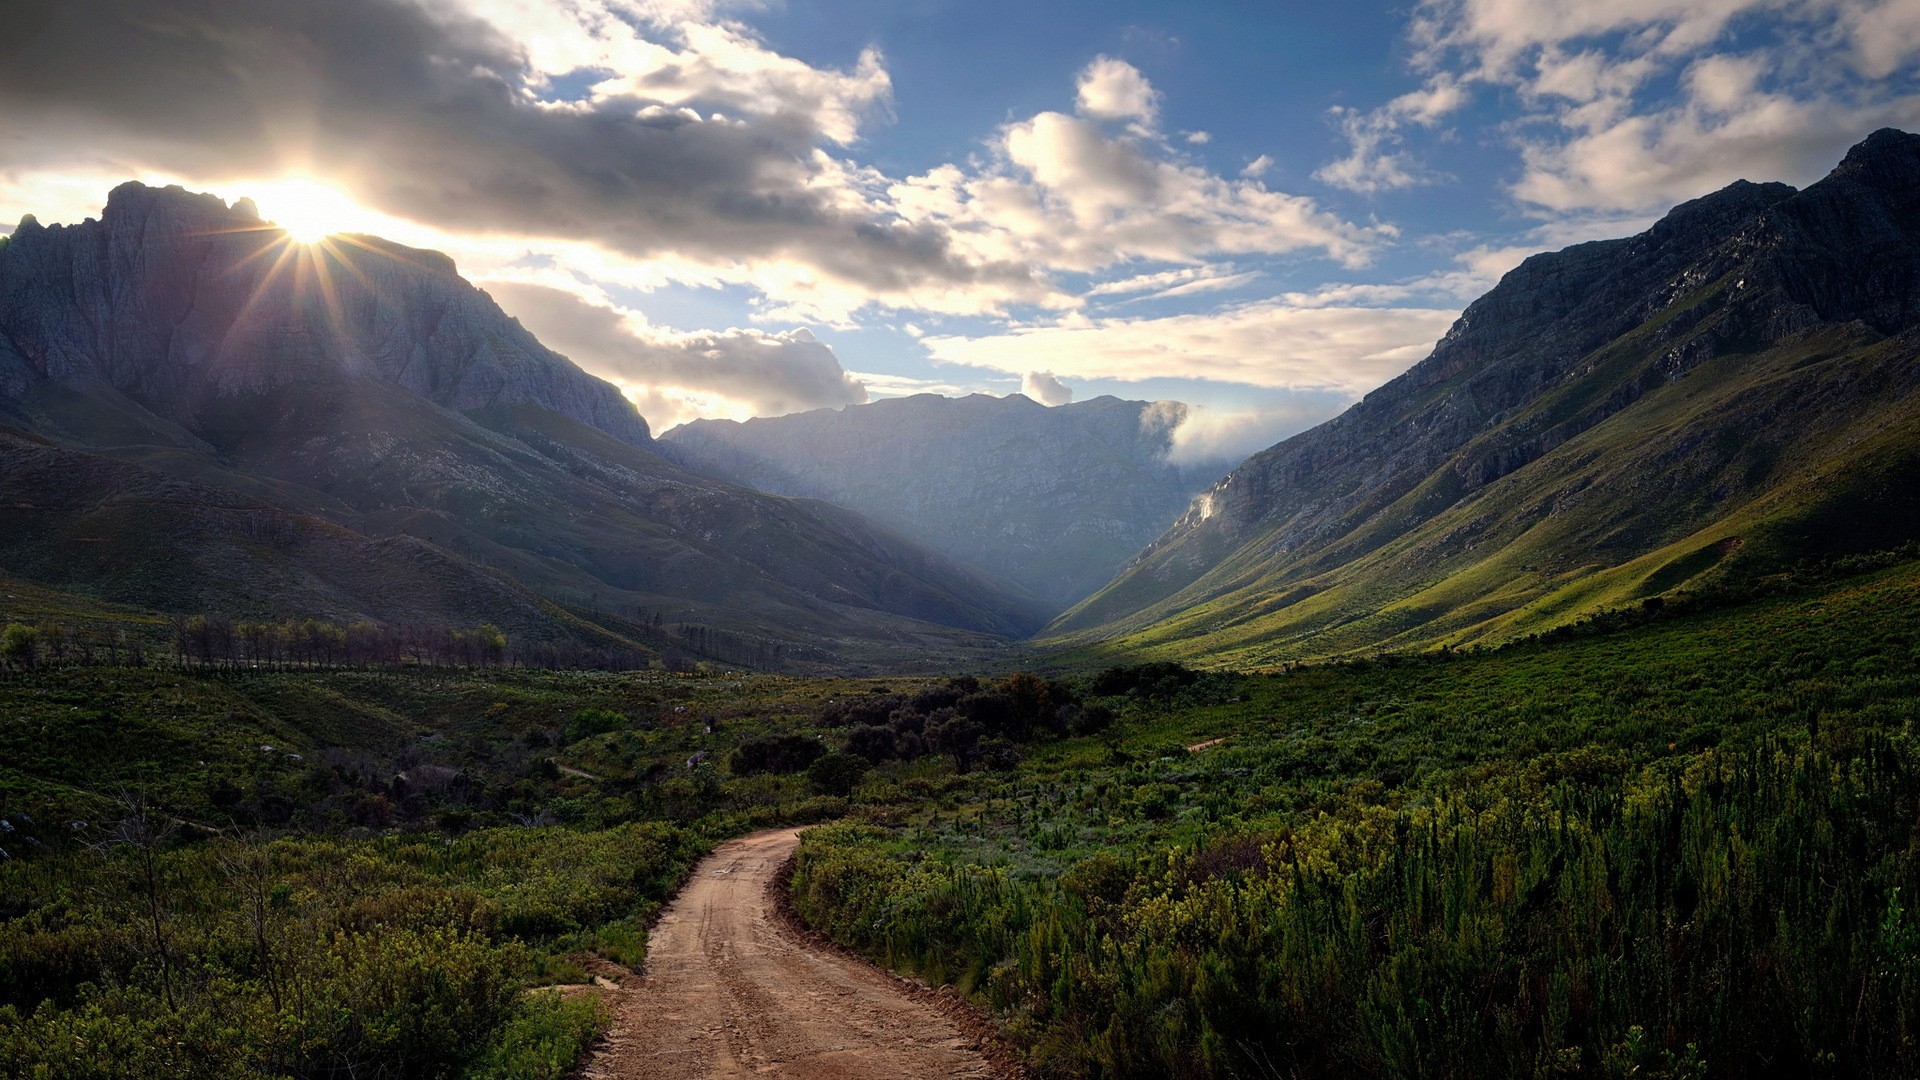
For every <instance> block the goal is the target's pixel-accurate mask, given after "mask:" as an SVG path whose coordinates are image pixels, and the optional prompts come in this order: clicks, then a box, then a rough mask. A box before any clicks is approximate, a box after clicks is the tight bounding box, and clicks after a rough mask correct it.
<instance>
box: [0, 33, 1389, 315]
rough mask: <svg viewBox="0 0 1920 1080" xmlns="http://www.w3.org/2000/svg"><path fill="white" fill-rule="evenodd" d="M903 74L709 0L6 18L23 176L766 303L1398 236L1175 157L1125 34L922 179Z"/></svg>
mask: <svg viewBox="0 0 1920 1080" xmlns="http://www.w3.org/2000/svg"><path fill="white" fill-rule="evenodd" d="M892 93H893V91H892V79H891V76H890V74H889V72H888V70H887V67H886V60H885V57H884V56H883V55H882V54H881V53H879V52H878V51H876V50H873V49H869V50H866V51H864V52H863V53H861V54H860V56H859V57H858V58H857V59H856V60H855V61H854V62H853V63H851V64H850V65H848V66H846V67H843V68H835V67H828V66H820V65H814V64H808V63H805V62H802V61H800V60H797V59H795V58H793V57H789V56H785V55H782V54H780V53H779V52H777V51H776V50H774V49H772V48H770V47H769V46H768V45H767V43H766V42H764V41H763V40H762V39H760V38H759V37H758V36H756V35H755V34H754V33H753V32H752V31H751V30H750V29H748V28H747V27H745V26H744V25H742V24H740V23H738V22H736V21H732V20H731V19H729V18H728V17H726V15H725V14H724V9H723V6H722V5H721V4H719V3H710V2H704V0H686V2H670V0H668V2H660V0H656V2H643V0H552V2H548V3H538V4H533V3H524V2H520V0H448V2H446V3H441V4H431V5H429V4H421V3H418V2H416V0H335V2H332V3H328V4H324V5H321V4H292V5H289V4H285V3H282V2H280V0H175V2H172V3H168V4H165V5H159V6H156V5H153V4H151V3H149V2H147V0H15V2H14V3H13V4H11V5H10V6H9V8H8V32H7V33H5V34H0V100H3V101H5V102H6V107H5V108H4V109H0V145H5V146H6V147H7V159H8V160H7V167H8V168H9V169H11V170H12V171H13V172H15V173H16V174H24V173H41V174H61V173H72V172H74V171H75V170H94V171H99V170H102V169H107V170H112V171H118V172H119V174H120V175H121V176H126V175H136V176H143V177H154V178H164V179H166V180H169V181H178V182H183V183H186V184H189V185H192V186H198V187H201V188H203V189H206V188H212V189H216V190H231V189H232V187H233V185H234V184H235V183H236V182H237V181H239V180H242V179H245V178H249V177H251V178H254V179H258V180H273V179H276V178H281V177H285V176H288V175H290V174H293V173H307V174H312V175H313V176H314V177H315V178H316V179H318V180H321V181H324V182H327V183H330V184H333V185H336V186H339V187H341V188H342V189H344V190H346V191H347V192H348V193H349V194H350V195H351V196H353V197H354V198H355V199H356V200H357V201H358V202H360V203H361V204H363V205H365V206H367V207H369V208H370V209H372V210H375V211H378V212H380V213H382V214H385V215H389V216H391V217H394V218H399V219H405V220H407V221H409V222H414V223H418V224H419V225H421V226H423V227H430V228H431V229H432V230H435V231H438V232H439V233H441V234H443V235H445V236H448V237H452V238H454V239H453V240H452V241H451V242H450V244H451V246H454V247H457V248H460V249H461V251H460V252H459V254H460V256H461V258H462V259H463V262H468V263H469V264H470V263H471V261H472V256H471V254H470V252H471V251H472V250H493V249H498V248H504V247H513V246H515V245H525V246H527V247H533V248H535V249H537V250H540V251H543V252H547V253H559V252H561V251H563V250H565V251H568V252H569V253H570V254H569V256H568V258H569V261H570V263H571V262H572V260H573V259H574V258H575V257H576V256H579V255H580V254H581V253H582V252H589V251H591V252H597V253H598V254H597V255H595V254H589V255H587V257H588V258H589V259H590V260H591V261H592V262H594V263H595V264H596V265H594V266H592V267H591V268H590V270H589V272H590V273H591V274H592V276H593V277H595V278H596V279H598V280H603V281H616V280H617V281H619V282H621V283H622V284H627V285H632V286H634V287H646V286H647V285H649V284H652V285H657V284H659V283H661V281H662V280H672V281H678V282H682V283H689V284H698V285H724V284H744V285H747V286H749V287H750V288H752V289H754V290H756V291H757V292H758V293H759V294H760V297H761V300H762V305H761V310H760V315H761V316H763V317H766V318H772V319H807V320H817V321H821V322H825V323H829V324H834V325H845V324H846V323H847V322H848V321H849V320H850V319H851V318H852V316H853V314H854V313H855V312H858V311H860V310H862V309H864V308H867V307H876V308H880V309H890V310H900V311H926V312H937V313H942V314H951V315H989V316H999V317H1004V316H1008V315H1010V314H1012V313H1013V312H1016V311H1020V312H1024V313H1031V312H1033V311H1064V310H1069V309H1071V308H1073V307H1075V306H1077V305H1078V304H1079V303H1080V301H1079V299H1078V298H1076V297H1074V296H1073V295H1072V294H1071V293H1069V292H1068V291H1066V290H1065V289H1063V288H1061V287H1060V286H1059V285H1058V284H1056V283H1055V281H1054V277H1055V276H1056V275H1058V274H1061V273H1069V272H1071V273H1084V272H1090V271H1094V270H1098V269H1100V268H1103V267H1107V266H1112V265H1117V264H1122V263H1126V262H1129V261H1135V260H1157V261H1162V262H1174V263H1192V262H1199V261H1203V260H1205V259H1207V258H1209V257H1212V256H1215V255H1222V254H1226V255H1232V254H1286V253H1303V254H1324V255H1325V256H1326V257H1328V258H1331V259H1334V260H1337V261H1339V262H1341V263H1344V264H1346V265H1350V266H1357V265H1361V264H1363V263H1365V262H1366V261H1367V260H1368V259H1369V258H1370V257H1371V255H1372V253H1373V252H1374V251H1375V250H1376V249H1377V248H1378V247H1379V246H1381V245H1382V244H1384V243H1386V242H1388V241H1390V240H1391V239H1392V237H1393V235H1394V230H1393V229H1392V228H1391V227H1388V226H1383V225H1378V224H1356V223H1354V222H1350V221H1346V220H1343V219H1342V218H1340V217H1339V216H1337V215H1335V214H1333V213H1330V212H1328V211H1327V210H1326V209H1324V208H1323V207H1321V206H1320V205H1318V204H1317V203H1315V202H1314V201H1313V200H1311V199H1308V198H1305V197H1302V196H1298V195H1293V194H1289V193H1285V192H1280V191H1274V190H1271V189H1269V188H1267V187H1266V186H1264V185H1263V184H1260V183H1258V182H1257V181H1255V180H1253V179H1250V178H1241V179H1230V178H1225V177H1221V176H1219V175H1217V174H1215V173H1212V172H1210V171H1208V170H1206V169H1205V168H1202V167H1200V166H1199V165H1197V164H1195V163H1194V162H1193V161H1191V160H1190V159H1188V158H1186V157H1183V156H1181V155H1180V154H1179V153H1178V152H1177V151H1175V150H1174V149H1173V148H1172V147H1171V146H1170V145H1169V144H1168V143H1167V141H1166V139H1165V138H1164V137H1162V136H1161V135H1160V134H1158V133H1157V132H1156V131H1155V130H1154V127H1153V125H1154V124H1155V122H1156V121H1157V117H1158V110H1159V93H1158V91H1156V90H1155V89H1154V88H1153V86H1152V85H1151V84H1150V83H1149V82H1148V81H1147V80H1146V78H1145V77H1144V76H1142V75H1141V74H1140V72H1139V71H1138V69H1136V68H1134V67H1133V66H1132V65H1130V64H1127V63H1126V62H1124V61H1121V60H1117V59H1115V58H1113V57H1110V56H1100V57H1096V58H1095V59H1094V60H1093V61H1092V62H1091V63H1090V64H1089V65H1088V66H1087V67H1086V68H1085V69H1084V70H1083V71H1082V72H1081V73H1080V76H1079V78H1078V80H1077V83H1076V86H1075V88H1074V101H1075V105H1076V107H1077V109H1078V110H1079V112H1078V114H1077V115H1075V114H1068V113H1058V112H1041V113H1038V114H1035V115H1033V116H1031V117H1029V118H1027V119H1025V120H1023V121H1019V122H1015V123H1011V124H1008V125H1007V126H1006V127H1004V128H1003V129H1002V130H1000V131H999V132H997V133H995V135H994V137H993V140H992V142H991V144H990V145H989V147H988V152H987V154H986V155H985V160H984V161H981V162H972V161H969V162H967V163H965V164H949V165H944V166H940V167H938V168H935V169H932V170H929V171H928V172H926V173H924V174H921V175H919V176H913V177H907V178H897V177H893V176H889V175H887V174H885V173H883V172H881V171H880V170H878V169H875V168H872V167H870V166H867V165H864V164H861V163H860V162H859V161H858V160H857V152H858V150H859V148H860V147H861V145H862V137H863V134H864V133H865V132H866V130H867V129H868V128H869V127H870V126H871V125H873V124H875V123H879V122H886V121H888V120H890V119H891V110H892ZM1114 122H1120V123H1121V124H1122V127H1121V128H1120V129H1119V130H1117V131H1116V130H1113V124H1114ZM95 205H97V203H96V204H95ZM488 261H489V262H492V260H488Z"/></svg>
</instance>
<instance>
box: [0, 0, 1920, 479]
mask: <svg viewBox="0 0 1920 1080" xmlns="http://www.w3.org/2000/svg"><path fill="white" fill-rule="evenodd" d="M1917 57H1920V0H1412V2H1407V0H1401V2H1398V3H1392V4H1370V3H1365V2H1352V3H1346V4H1339V5H1332V4H1325V3H1291V2H1277V0H1269V2H1264V3H1260V2H1253V0H1218V2H1213V3H1180V4H1173V3H1165V2H1160V3H1145V2H1132V0H1110V2H1107V3H1101V4H1088V3H1052V2H1047V0H1022V2H1008V0H786V2H784V3H783V2H777V0H768V2H724V0H433V2H424V0H329V2H327V3H289V2H287V0H166V2H156V0H6V2H5V4H4V5H0V231H4V230H9V229H10V228H11V226H10V225H8V224H5V223H8V222H13V221H17V220H18V219H19V218H20V217H21V216H22V215H24V214H28V213H31V214H34V215H35V216H36V217H37V218H38V219H39V220H40V221H41V222H43V223H46V224H52V223H55V222H77V221H80V220H83V219H85V218H87V217H90V216H97V215H98V214H99V211H100V207H101V206H102V205H103V203H104V201H105V194H106V192H107V190H108V189H110V188H111V187H113V186H114V185H116V184H118V183H120V182H122V181H124V180H128V179H139V180H142V181H145V182H148V183H155V184H164V183H178V184H182V185H184V186H186V187H188V188H190V189H193V190H200V191H212V192H215V193H218V194H220V195H222V196H223V197H226V198H228V199H237V198H239V197H242V196H247V197H251V198H252V199H253V200H254V201H255V203H256V204H257V206H258V207H259V209H260V212H261V213H262V214H263V215H264V216H266V217H268V218H271V219H274V220H276V221H279V222H280V223H282V224H284V225H287V226H288V227H289V228H290V229H292V230H294V231H296V232H299V233H302V234H317V233H323V232H326V231H358V232H373V233H379V234H382V235H385V236H388V237H391V238H393V239H396V240H399V241H401V242H404V243H411V244H415V245H417V246H423V247H433V248H437V249H440V250H443V251H446V252H447V253H449V254H450V255H452V256H453V257H454V258H455V260H456V261H457V263H458V264H459V266H460V269H461V272H462V273H463V274H464V275H465V276H466V277H468V278H469V279H470V280H473V281H474V282H475V283H476V284H478V285H480V286H481V287H482V288H485V289H486V290H487V291H488V292H489V293H490V294H491V295H492V296H493V297H494V298H495V299H496V300H497V301H498V302H499V303H500V304H501V306H502V307H504V308H505V309H506V310H507V311H508V312H510V313H511V314H513V315H515V316H517V317H519V318H520V319H521V320H522V321H523V322H524V323H526V324H527V325H528V326H529V327H530V328H531V329H533V330H534V332H535V333H536V334H537V335H539V336H540V337H541V339H542V340H543V341H545V342H546V343H547V344H548V345H550V346H552V347H553V348H555V349H557V350H559V351H560V352H563V353H565V354H567V355H568V356H569V357H571V358H572V359H573V360H575V361H576V362H577V363H579V364H580V365H581V366H583V367H585V368H587V369H588V370H590V371H593V372H595V373H596V374H599V375H602V376H604V377H606V378H608V379H611V380H613V381H614V382H616V383H618V384H619V385H620V386H621V387H622V388H623V390H625V392H626V393H627V394H628V396H629V397H630V398H631V399H632V400H633V401H634V402H635V403H636V404H637V405H638V406H639V407H640V410H641V412H642V413H643V415H645V416H646V417H647V419H648V420H649V421H650V422H651V423H652V425H653V427H654V428H655V430H656V431H658V430H664V429H666V428H668V427H670V426H672V425H673V424H676V423H680V422H684V421H686V420H688V419H691V418H694V417H698V416H726V417H732V418H736V419H739V418H745V417H748V416H755V415H779V414H781V413H786V412H792V411H798V410H803V409H811V408H820V407H832V406H839V405H844V404H849V403H855V402H861V401H868V400H873V399H876V398H879V397H885V396H894V395H899V394H907V393H918V392H927V391H931V392H936V393H945V394H964V393H973V392H986V393H993V394H1007V393H1014V392H1024V393H1026V394H1027V395H1028V396H1029V397H1033V398H1034V399H1036V400H1039V401H1042V402H1043V403H1046V404H1060V403H1063V402H1066V401H1069V400H1084V399H1086V398H1089V397H1092V396H1095V395H1098V394H1115V395H1118V396H1122V397H1130V398H1144V399H1178V400H1182V401H1186V402H1189V403H1191V404H1194V405H1196V406H1198V407H1197V408H1195V409H1193V410H1191V411H1190V413H1189V416H1190V418H1189V420H1188V421H1187V422H1186V423H1185V424H1184V425H1183V426H1182V427H1181V429H1180V430H1179V431H1178V432H1177V433H1176V443H1177V452H1178V453H1181V454H1183V455H1187V456H1189V457H1193V458H1196V459H1200V458H1212V457H1222V458H1231V457H1237V456H1239V455H1242V454H1244V453H1246V452H1249V451H1251V450H1254V449H1257V448H1259V447H1261V446H1265V445H1268V444H1270V443H1272V442H1274V441H1277V440H1278V439H1279V438H1281V437H1284V436H1285V435H1287V434H1291V433H1292V432H1294V431H1297V430H1300V429H1302V428H1304V427H1306V426H1309V425H1311V424H1313V423H1316V422H1318V421H1320V420H1323V419H1325V418H1327V417H1329V416H1331V415H1333V414H1334V413H1336V412H1338V411H1339V410H1340V409H1341V408H1344V407H1345V406H1346V405H1347V404H1349V403H1351V402H1352V401H1354V400H1356V399H1358V398H1359V397H1360V396H1362V395H1364V394H1365V393H1366V392H1367V391H1368V390H1370V389H1372V388H1374V387H1376V386H1378V385H1380V384H1381V383H1383V382H1385V381H1386V380H1387V379H1389V378H1391V377H1393V376H1394V375H1396V374H1398V373H1399V372H1400V371H1402V370H1404V369H1405V368H1407V367H1408V366H1409V365H1411V364H1413V363H1414V362H1416V361H1418V360H1419V359H1420V358H1421V357H1423V356H1425V355H1426V354H1427V352H1428V351H1429V350H1430V349H1431V348H1432V346H1433V343H1434V342H1435V340H1437V339H1438V338H1439V337H1440V336H1441V335H1442V334H1443V333H1445V332H1446V330H1447V328H1448V326H1449V325H1451V323H1452V321H1453V319H1454V318H1455V317H1456V316H1457V315H1458V313H1459V311H1460V309H1461V308H1462V307H1464V306H1465V305H1466V304H1467V303H1468V302H1470V301H1471V300H1472V299H1473V298H1474V297H1476V296H1478V295H1480V294H1481V293H1483V292H1485V291H1486V290H1487V289H1488V288H1489V287H1491V286H1492V285H1493V284H1494V283H1495V282H1496V281H1497V280H1498V279H1499V276H1500V275H1501V274H1502V273H1504V272H1505V271H1507V270H1509V269H1511V268H1512V267H1513V266H1515V265H1517V264H1518V263H1519V261H1520V260H1521V259H1522V258H1524V257H1525V256H1526V255H1528V254H1531V253H1533V252H1537V251H1543V250H1551V249H1556V248H1560V247H1564V246H1566V245H1568V244H1571V243H1577V242H1580V241H1584V240H1590V239H1597V238H1602V237H1611V236H1623V235H1628V234H1631V233H1633V232H1635V231H1638V230H1639V229H1641V228H1644V227H1645V226H1646V225H1647V224H1649V223H1651V222H1652V221H1653V220H1655V219H1657V218H1658V217H1659V216H1660V214H1662V213H1663V212H1664V211H1665V210H1666V209H1667V208H1668V207H1670V206H1672V205H1673V204H1675V203H1677V202H1681V201H1684V200H1686V199H1689V198H1694V197H1697V196H1699V195H1703V194H1706V193H1708V192H1710V191H1713V190H1715V189H1717V188H1719V187H1722V186H1724V185H1725V184H1728V183H1730V182H1732V181H1734V180H1736V179H1742V178H1744V179H1750V180H1756V181H1759V180H1781V181H1785V182H1787V183H1791V184H1795V185H1804V184H1806V183H1809V182H1811V181H1813V180H1815V179H1818V178H1819V177H1820V176H1821V175H1823V174H1824V173H1825V172H1826V171H1827V170H1829V169H1830V168H1831V167H1832V166H1833V165H1834V164H1835V163H1836V162H1837V161H1838V160H1839V158H1840V156H1841V155H1842V154H1843V153H1844V152H1845V150H1846V148H1847V147H1848V146H1850V145H1851V144H1853V143H1854V142H1857V141H1858V140H1859V139H1861V138H1862V137H1864V136H1865V135H1866V134H1868V133H1869V132H1871V131H1873V130H1875V129H1877V128H1880V127H1886V126H1894V127H1905V128H1908V129H1915V128H1920V80H1916V78H1915V60H1916V58H1917Z"/></svg>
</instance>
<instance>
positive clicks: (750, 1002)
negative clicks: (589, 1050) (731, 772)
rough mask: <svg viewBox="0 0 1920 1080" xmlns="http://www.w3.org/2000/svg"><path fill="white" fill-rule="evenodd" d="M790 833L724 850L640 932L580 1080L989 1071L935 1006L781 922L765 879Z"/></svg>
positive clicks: (794, 833)
mask: <svg viewBox="0 0 1920 1080" xmlns="http://www.w3.org/2000/svg"><path fill="white" fill-rule="evenodd" d="M798 843H799V830H797V829H783V830H779V831H774V832H763V833H755V834H754V835H752V836H747V837H743V838H741V839H739V840H734V841H731V842H729V843H727V844H724V845H722V846H721V847H720V848H718V849H717V850H715V851H714V853H713V854H712V855H709V856H708V857H707V858H706V859H705V860H704V861H703V862H701V864H700V865H699V866H698V867H696V868H695V870H694V872H693V876H692V877H691V878H690V879H689V880H688V881H687V884H686V887H685V888H683V889H681V890H680V894H679V896H677V897H676V898H675V899H674V901H673V903H672V904H671V905H670V906H669V907H668V908H667V910H666V912H665V913H664V914H663V915H662V916H661V918H660V922H659V924H658V925H657V926H655V927H654V929H653V933H652V934H651V935H649V936H648V939H647V965H646V974H645V975H644V976H642V977H640V978H638V979H627V980H625V981H623V982H622V983H621V984H620V985H619V987H618V988H617V989H612V990H609V991H608V1000H609V1003H610V1004H611V1005H612V1007H613V1009H614V1017H615V1019H614V1025H613V1029H612V1031H611V1032H610V1033H609V1034H608V1038H607V1040H606V1042H605V1043H604V1044H603V1045H602V1046H601V1047H600V1048H599V1049H598V1050H597V1051H596V1052H595V1054H594V1056H593V1058H592V1059H591V1060H590V1061H589V1062H588V1064H587V1067H586V1070H585V1071H584V1073H583V1074H582V1075H583V1076H584V1077H585V1078H586V1080H640V1078H645V1080H695V1078H702V1080H704V1078H706V1077H748V1076H752V1077H793V1078H796V1080H799V1078H805V1080H913V1078H918V1077H928V1078H940V1080H949V1078H955V1080H957V1078H966V1077H979V1078H986V1080H994V1078H998V1077H999V1076H1000V1073H999V1072H998V1071H996V1070H995V1069H994V1068H993V1066H992V1065H991V1064H990V1063H989V1062H988V1060H987V1058H986V1056H985V1055H984V1054H982V1052H981V1050H980V1047H979V1045H978V1044H977V1043H976V1042H975V1041H974V1040H973V1039H972V1038H971V1037H969V1036H968V1035H966V1034H965V1033H964V1032H962V1031H961V1030H960V1029H959V1028H957V1027H956V1026H955V1025H954V1024H953V1022H952V1021H950V1020H948V1019H947V1017H946V1016H945V1015H943V1014H942V1013H941V1011H940V1010H939V1009H938V1008H935V1007H934V1006H933V1005H930V1004H928V1003H927V1002H926V1001H923V1000H921V999H919V998H916V997H915V996H913V995H911V994H908V993H906V992H905V991H903V990H902V988H901V987H900V986H899V985H898V984H897V983H895V982H894V981H893V980H891V979H889V978H888V977H886V976H885V975H882V974H880V973H879V972H876V971H874V970H872V969H871V968H868V967H867V966H866V965H864V964H861V963H859V962H858V961H856V960H852V959H850V958H847V957H844V956H840V955H837V954H835V953H832V952H827V951H823V950H821V949H819V948H816V947H814V946H812V945H811V944H809V943H808V942H806V941H804V940H802V939H801V938H800V937H799V936H798V935H796V934H794V933H792V932H791V931H788V930H786V929H785V928H783V927H782V925H781V923H780V920H779V919H778V918H777V917H776V916H775V913H774V912H773V911H771V910H769V904H768V899H767V897H768V891H767V886H768V883H769V882H771V881H772V880H773V877H774V875H775V874H776V873H778V872H779V870H780V867H781V865H782V864H784V863H785V862H786V860H787V858H788V857H789V856H791V855H792V854H793V850H794V848H795V847H796V846H797V845H798Z"/></svg>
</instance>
